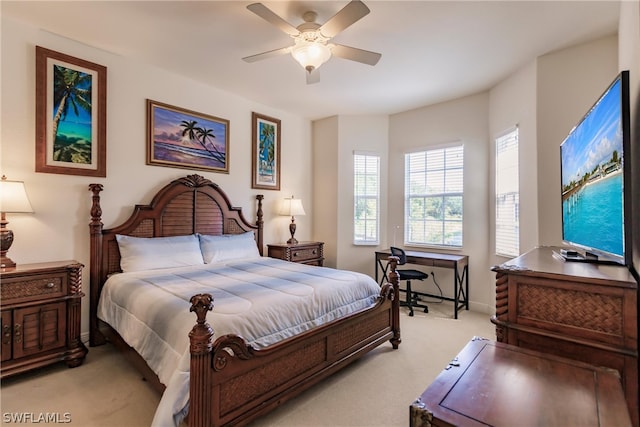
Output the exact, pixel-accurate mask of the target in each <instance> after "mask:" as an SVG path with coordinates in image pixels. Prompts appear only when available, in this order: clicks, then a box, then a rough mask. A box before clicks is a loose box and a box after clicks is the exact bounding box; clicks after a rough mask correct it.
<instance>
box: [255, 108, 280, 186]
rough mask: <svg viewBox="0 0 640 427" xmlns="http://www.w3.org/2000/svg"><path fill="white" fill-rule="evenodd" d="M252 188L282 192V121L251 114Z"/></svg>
mask: <svg viewBox="0 0 640 427" xmlns="http://www.w3.org/2000/svg"><path fill="white" fill-rule="evenodd" d="M251 121H252V127H251V135H252V154H251V156H252V157H251V166H252V167H251V178H252V179H251V188H260V189H264V190H280V134H281V132H280V120H278V119H274V118H273V117H267V116H264V115H262V114H258V113H255V112H254V113H251Z"/></svg>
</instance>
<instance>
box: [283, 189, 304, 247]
mask: <svg viewBox="0 0 640 427" xmlns="http://www.w3.org/2000/svg"><path fill="white" fill-rule="evenodd" d="M279 213H280V215H286V216H290V217H291V224H289V232H290V233H291V238H290V239H289V240H287V243H288V244H290V245H295V244H297V243H298V241H297V240H296V238H295V237H294V235H295V234H296V218H295V217H296V215H305V213H304V208H303V207H302V200H300V199H294V198H293V196H291V198H290V199H289V198H287V199H284V201H283V202H282V204H281V205H280V212H279Z"/></svg>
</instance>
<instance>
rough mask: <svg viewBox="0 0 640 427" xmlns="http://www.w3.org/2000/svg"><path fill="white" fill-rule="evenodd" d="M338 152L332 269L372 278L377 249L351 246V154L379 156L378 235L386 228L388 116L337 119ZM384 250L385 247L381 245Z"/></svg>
mask: <svg viewBox="0 0 640 427" xmlns="http://www.w3.org/2000/svg"><path fill="white" fill-rule="evenodd" d="M339 128H340V144H339V151H338V176H339V178H338V181H339V183H340V184H339V186H338V188H337V194H338V206H339V209H338V212H339V215H338V230H337V231H338V242H337V249H338V258H337V263H336V267H337V268H341V269H346V270H356V271H360V272H362V273H365V274H369V275H371V276H374V275H375V264H374V252H375V250H376V249H379V247H376V246H367V245H364V246H361V245H354V244H353V185H354V182H353V152H354V151H368V152H372V153H376V154H378V155H379V156H380V207H381V209H380V233H381V234H382V231H383V230H386V227H387V217H388V216H387V214H386V211H387V209H386V208H387V206H388V203H387V184H388V174H387V159H388V145H389V117H388V116H340V119H339ZM384 247H386V246H384Z"/></svg>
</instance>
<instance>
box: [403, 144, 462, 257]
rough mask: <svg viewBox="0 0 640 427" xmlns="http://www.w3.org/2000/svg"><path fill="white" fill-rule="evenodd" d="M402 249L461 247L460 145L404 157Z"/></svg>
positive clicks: (409, 154) (408, 154)
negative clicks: (410, 246)
mask: <svg viewBox="0 0 640 427" xmlns="http://www.w3.org/2000/svg"><path fill="white" fill-rule="evenodd" d="M404 161H405V169H404V170H405V184H404V194H405V209H404V224H405V233H404V243H405V245H431V246H447V247H455V248H461V247H462V199H463V197H462V195H463V172H464V147H463V146H462V145H456V146H450V147H446V148H438V149H433V150H427V151H420V152H415V153H407V154H405V157H404Z"/></svg>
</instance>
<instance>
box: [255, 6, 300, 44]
mask: <svg viewBox="0 0 640 427" xmlns="http://www.w3.org/2000/svg"><path fill="white" fill-rule="evenodd" d="M247 9H249V10H250V11H251V12H253V13H255V14H256V15H258V16H259V17H260V18H262V19H264V20H265V21H267V22H269V23H270V24H273V25H275V26H276V27H278V28H280V29H281V30H282V31H284V32H285V33H287V34H289V35H290V36H297V35H298V34H300V31H298V29H297V28H296V27H294V26H293V25H291V24H289V23H288V22H287V21H285V20H284V19H282V18H281V17H279V16H278V15H276V14H275V13H274V12H273V11H272V10H271V9H269V8H268V7H266V6H265V5H263V4H262V3H252V4H250V5H249V6H247Z"/></svg>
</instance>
